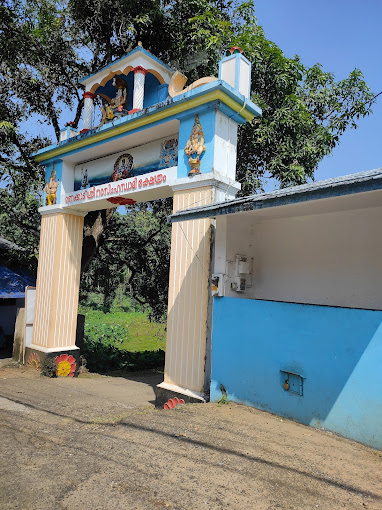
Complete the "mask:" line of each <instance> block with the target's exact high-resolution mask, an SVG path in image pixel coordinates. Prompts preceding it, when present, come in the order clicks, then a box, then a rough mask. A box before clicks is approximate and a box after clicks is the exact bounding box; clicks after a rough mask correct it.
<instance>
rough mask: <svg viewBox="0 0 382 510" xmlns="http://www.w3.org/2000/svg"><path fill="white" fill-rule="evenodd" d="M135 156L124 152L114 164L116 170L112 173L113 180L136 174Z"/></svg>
mask: <svg viewBox="0 0 382 510" xmlns="http://www.w3.org/2000/svg"><path fill="white" fill-rule="evenodd" d="M133 164H134V160H133V156H132V155H131V154H122V156H119V158H118V159H117V161H116V162H115V164H114V171H113V173H112V175H111V180H112V181H119V180H121V179H127V178H128V177H133V176H134V171H133Z"/></svg>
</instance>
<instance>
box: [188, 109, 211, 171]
mask: <svg viewBox="0 0 382 510" xmlns="http://www.w3.org/2000/svg"><path fill="white" fill-rule="evenodd" d="M205 151H206V146H205V145H204V133H203V129H202V126H201V124H200V120H199V115H196V116H195V122H194V125H193V127H192V131H191V135H190V138H189V139H188V140H187V143H186V147H185V148H184V152H185V153H186V156H188V164H189V165H190V171H189V172H188V175H189V176H190V175H197V174H200V173H201V172H200V159H201V157H202V155H203V154H204V152H205Z"/></svg>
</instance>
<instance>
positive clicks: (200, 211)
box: [168, 168, 382, 223]
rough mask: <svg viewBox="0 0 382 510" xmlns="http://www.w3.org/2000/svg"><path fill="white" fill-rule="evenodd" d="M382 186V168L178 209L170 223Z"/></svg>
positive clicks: (334, 195) (365, 190)
mask: <svg viewBox="0 0 382 510" xmlns="http://www.w3.org/2000/svg"><path fill="white" fill-rule="evenodd" d="M378 189H382V168H379V169H375V170H369V171H365V172H359V173H355V174H349V175H344V176H342V177H336V178H333V179H326V180H323V181H317V182H314V183H310V184H302V185H300V186H293V187H290V188H283V189H280V190H276V191H273V192H270V193H262V194H259V195H251V196H249V197H243V198H235V199H232V200H229V201H227V202H219V203H216V204H210V205H208V206H202V207H195V208H194V209H185V210H182V211H178V212H176V213H175V214H172V215H171V216H169V217H168V221H169V223H176V222H179V221H187V220H192V219H201V218H211V217H216V216H222V215H225V214H233V213H237V212H247V211H254V210H256V209H264V208H268V207H279V206H282V205H288V204H292V203H293V204H294V203H299V202H308V201H311V200H319V199H323V198H333V197H338V196H343V195H350V194H354V193H363V192H367V191H375V190H378Z"/></svg>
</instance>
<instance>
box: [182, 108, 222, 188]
mask: <svg viewBox="0 0 382 510" xmlns="http://www.w3.org/2000/svg"><path fill="white" fill-rule="evenodd" d="M197 113H198V115H199V120H200V124H201V126H202V129H203V133H204V145H205V146H206V151H205V152H204V154H202V157H201V161H200V172H201V173H202V174H204V173H208V172H212V167H213V161H214V136H215V109H214V108H210V107H209V105H203V106H201V107H200V109H199V110H198V112H197ZM195 115H196V114H195V113H194V114H193V115H189V116H187V117H183V118H182V119H181V121H180V127H179V153H178V176H177V177H178V179H180V178H181V177H187V176H188V172H189V171H190V166H189V164H188V157H187V156H186V154H185V152H184V148H185V146H186V143H187V140H188V139H189V137H190V135H191V131H192V127H193V125H194V122H195Z"/></svg>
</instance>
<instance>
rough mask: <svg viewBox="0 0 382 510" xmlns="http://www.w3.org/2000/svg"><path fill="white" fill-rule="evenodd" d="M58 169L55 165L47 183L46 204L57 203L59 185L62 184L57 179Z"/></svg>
mask: <svg viewBox="0 0 382 510" xmlns="http://www.w3.org/2000/svg"><path fill="white" fill-rule="evenodd" d="M56 178H57V177H56V169H55V167H54V165H53V170H52V173H51V174H50V178H49V181H48V182H47V183H46V186H45V189H44V191H45V193H46V204H45V205H55V204H56V195H57V189H58V185H59V184H60V181H59V180H57V181H56Z"/></svg>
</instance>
